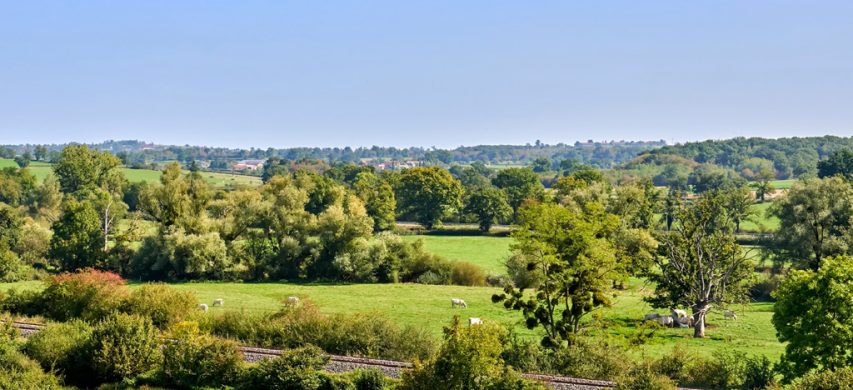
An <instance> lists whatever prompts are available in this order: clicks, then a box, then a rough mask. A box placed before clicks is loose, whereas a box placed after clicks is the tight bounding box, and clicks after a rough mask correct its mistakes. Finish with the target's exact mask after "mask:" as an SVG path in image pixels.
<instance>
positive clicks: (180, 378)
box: [162, 322, 243, 388]
mask: <svg viewBox="0 0 853 390" xmlns="http://www.w3.org/2000/svg"><path fill="white" fill-rule="evenodd" d="M242 369H243V355H242V353H241V352H240V349H239V346H238V345H237V343H235V342H234V341H231V340H225V339H219V338H216V337H211V336H207V335H201V334H199V332H198V325H197V324H195V323H192V322H182V323H179V324H178V325H177V326H176V329H175V330H174V331H173V332H172V340H170V342H169V343H167V344H166V345H165V347H163V367H162V370H163V377H164V378H165V381H166V384H167V385H169V386H173V387H176V388H194V387H201V386H208V387H218V386H223V385H231V384H234V383H236V382H237V381H238V378H239V377H240V375H241V374H242Z"/></svg>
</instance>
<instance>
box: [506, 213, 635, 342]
mask: <svg viewBox="0 0 853 390" xmlns="http://www.w3.org/2000/svg"><path fill="white" fill-rule="evenodd" d="M618 224H619V221H618V218H617V217H616V216H614V215H612V214H608V213H606V212H604V208H603V207H602V206H601V205H599V204H587V205H586V207H585V208H583V209H581V210H570V209H568V208H566V207H563V206H560V205H556V204H553V203H533V204H529V205H527V206H525V207H523V208H522V209H521V211H520V213H519V226H518V229H517V230H515V232H513V234H512V236H513V238H514V239H515V244H513V246H512V248H513V250H514V251H516V252H517V253H518V254H520V255H522V256H523V258H524V259H526V260H527V261H528V266H527V269H528V270H536V271H538V272H540V273H541V275H542V278H543V281H542V282H541V284H540V285H539V287H538V288H537V290H536V293H535V294H534V295H531V294H525V292H524V289H516V288H514V287H512V286H507V287H505V288H504V293H503V294H500V295H497V294H496V295H494V296H492V301H493V302H495V303H498V302H503V304H504V307H506V308H507V309H512V310H518V311H521V313H522V316H523V317H524V319H525V322H526V325H527V327H528V328H529V329H534V328H536V327H539V326H541V327H542V328H543V329H544V330H545V336H544V337H543V339H542V345H543V346H546V347H550V348H557V347H559V346H560V345H562V344H563V342H570V343H571V342H572V338H573V336H574V335H575V334H576V333H577V332H578V330H579V329H580V326H581V319H582V318H583V317H584V316H586V315H587V314H589V313H590V312H592V311H593V310H594V309H596V308H599V307H605V306H609V305H610V304H611V302H610V298H609V297H608V293H609V291H610V289H611V287H612V285H611V281H612V280H617V279H621V278H622V277H623V276H624V275H622V272H623V270H624V269H625V267H622V266H621V265H620V264H619V257H618V256H616V248H615V247H614V245H613V243H612V242H611V240H610V237H611V236H612V234H613V232H614V231H615V230H616V228H617V227H618Z"/></svg>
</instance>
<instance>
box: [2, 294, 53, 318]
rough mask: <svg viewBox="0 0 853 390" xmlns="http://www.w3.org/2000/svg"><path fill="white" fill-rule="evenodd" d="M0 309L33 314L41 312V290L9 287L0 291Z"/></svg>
mask: <svg viewBox="0 0 853 390" xmlns="http://www.w3.org/2000/svg"><path fill="white" fill-rule="evenodd" d="M0 310H2V311H8V312H10V313H15V314H21V315H28V316H34V315H39V314H41V313H42V311H43V310H42V301H41V292H40V291H32V290H14V289H10V290H8V291H6V292H5V293H0Z"/></svg>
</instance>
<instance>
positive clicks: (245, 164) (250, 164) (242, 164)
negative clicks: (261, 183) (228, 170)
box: [231, 160, 266, 171]
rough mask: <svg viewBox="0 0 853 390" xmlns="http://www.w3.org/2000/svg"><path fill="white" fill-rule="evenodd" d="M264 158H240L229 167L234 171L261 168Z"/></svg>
mask: <svg viewBox="0 0 853 390" xmlns="http://www.w3.org/2000/svg"><path fill="white" fill-rule="evenodd" d="M265 162H266V160H241V161H237V162H236V163H234V165H232V166H231V167H232V168H234V170H235V171H257V170H258V169H263V167H264V163H265Z"/></svg>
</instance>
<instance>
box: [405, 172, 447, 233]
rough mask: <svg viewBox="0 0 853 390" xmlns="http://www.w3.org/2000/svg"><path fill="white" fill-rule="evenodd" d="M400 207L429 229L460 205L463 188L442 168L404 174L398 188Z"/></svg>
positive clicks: (407, 214)
mask: <svg viewBox="0 0 853 390" xmlns="http://www.w3.org/2000/svg"><path fill="white" fill-rule="evenodd" d="M396 190H397V199H398V207H399V208H400V210H401V211H402V214H403V215H406V216H410V217H412V218H414V220H415V221H417V222H418V223H420V224H422V225H424V227H426V228H427V229H432V227H433V226H434V225H435V224H436V223H439V222H441V218H442V217H443V216H444V215H446V214H448V213H449V212H451V211H454V210H456V209H458V208H459V207H460V206H461V198H462V193H463V190H462V185H461V184H460V183H459V181H458V180H456V179H455V178H453V176H451V175H450V173H449V172H447V170H444V169H442V168H439V167H425V168H411V169H407V170H405V171H403V173H402V175H401V176H400V182H399V184H398V187H397V189H396Z"/></svg>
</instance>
